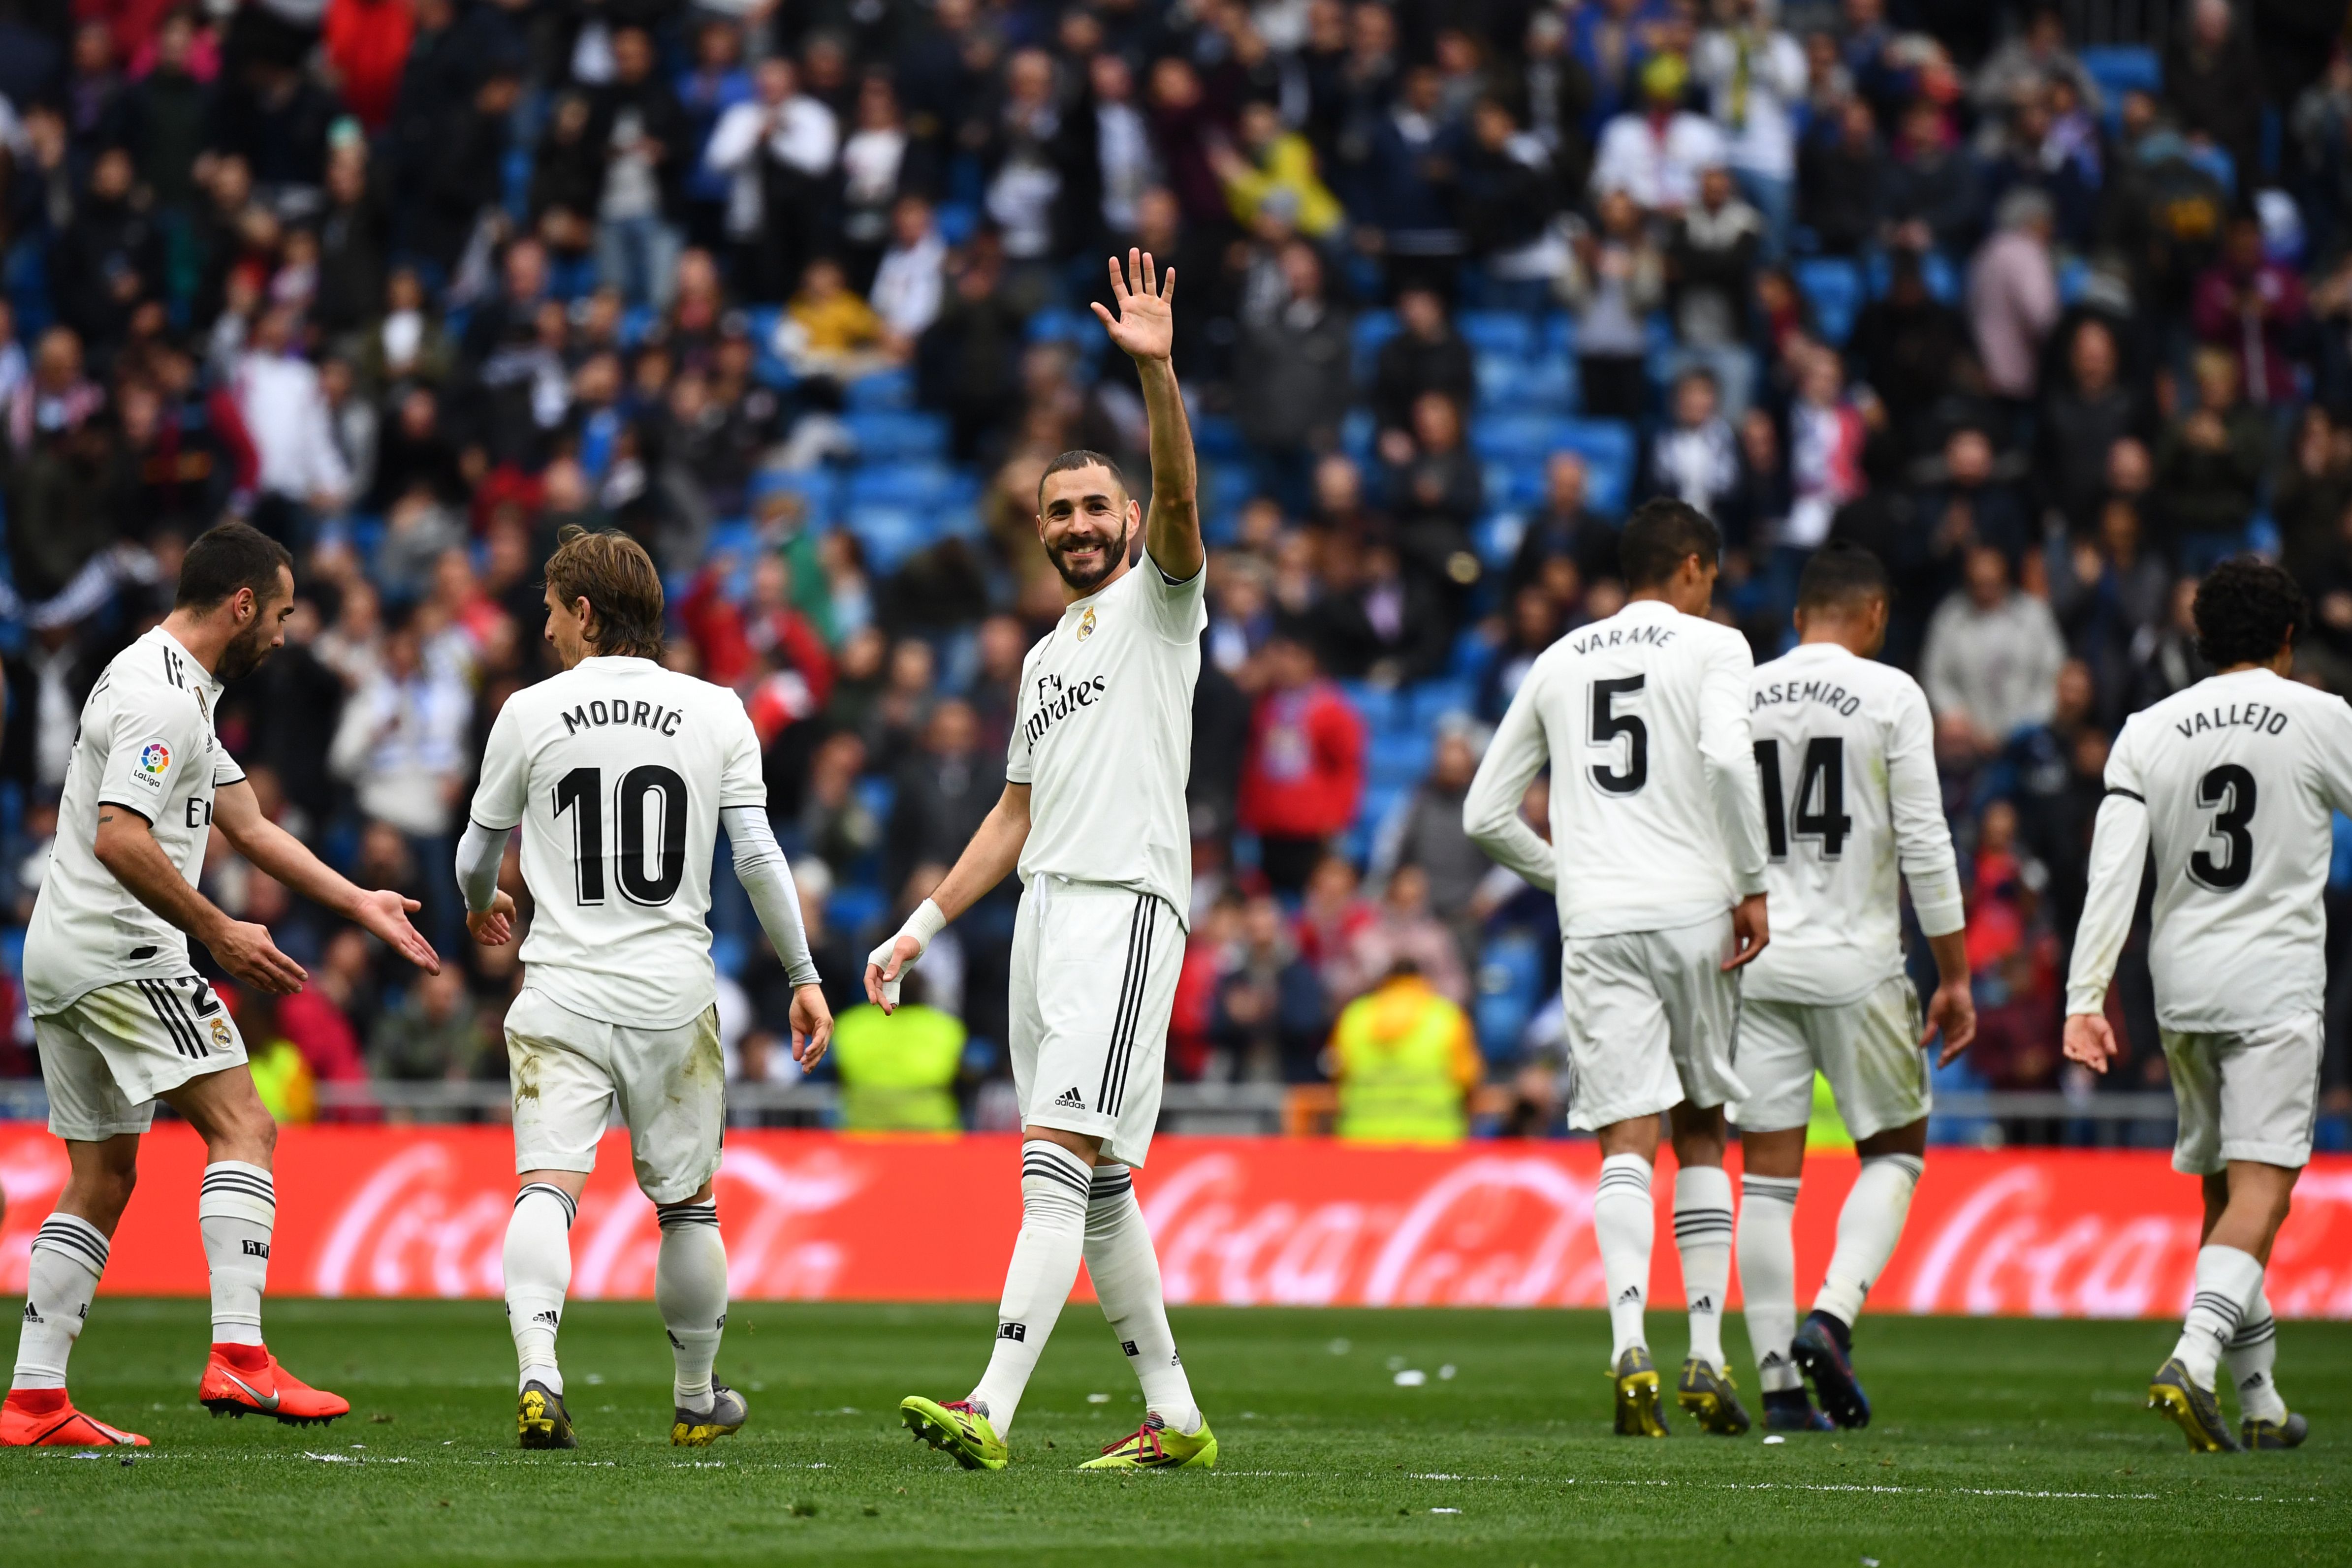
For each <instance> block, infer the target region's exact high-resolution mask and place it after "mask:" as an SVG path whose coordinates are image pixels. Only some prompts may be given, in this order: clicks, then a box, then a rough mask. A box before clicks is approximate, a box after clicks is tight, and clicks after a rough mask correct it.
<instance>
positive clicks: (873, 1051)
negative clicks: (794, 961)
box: [833, 1002, 964, 1133]
mask: <svg viewBox="0 0 2352 1568" xmlns="http://www.w3.org/2000/svg"><path fill="white" fill-rule="evenodd" d="M963 1042H964V1027H963V1020H962V1019H959V1018H957V1017H956V1016H955V1015H954V1014H953V1013H946V1012H941V1011H940V1009H937V1008H932V1007H925V1006H923V1005H921V1004H920V1003H914V1004H912V1005H909V1004H908V1003H905V1002H902V1003H901V1004H900V1005H899V1007H898V1010H897V1011H896V1012H893V1013H891V1014H889V1015H888V1016H887V1017H886V1016H884V1014H883V1011H882V1009H880V1008H877V1007H876V1006H874V1005H873V1004H872V1003H870V1002H867V1003H862V1004H860V1005H859V1006H857V1007H854V1008H852V1009H849V1010H848V1011H847V1012H845V1013H844V1014H842V1015H841V1017H840V1018H839V1019H837V1020H836V1021H835V1024H834V1026H833V1061H834V1067H835V1071H838V1072H840V1074H841V1125H842V1127H843V1128H844V1130H845V1131H848V1132H853V1133H952V1132H954V1131H956V1130H957V1128H959V1127H960V1126H961V1125H962V1122H961V1118H959V1117H958V1115H957V1114H956V1101H955V1092H954V1090H953V1089H952V1088H951V1087H950V1086H951V1085H952V1084H953V1083H954V1082H955V1076H956V1068H957V1067H958V1065H960V1064H961V1062H962V1061H963Z"/></svg>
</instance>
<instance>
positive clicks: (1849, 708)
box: [1748, 681, 1862, 718]
mask: <svg viewBox="0 0 2352 1568" xmlns="http://www.w3.org/2000/svg"><path fill="white" fill-rule="evenodd" d="M1782 703H1819V704H1821V706H1823V707H1826V708H1830V709H1832V710H1833V711H1835V712H1836V713H1837V714H1838V715H1840V716H1843V717H1845V718H1852V717H1853V716H1854V715H1855V714H1857V713H1859V712H1860V711H1862V695H1861V694H1860V693H1858V692H1850V691H1848V690H1846V689H1845V688H1844V687H1843V686H1842V685H1838V683H1837V682H1835V681H1767V682H1765V683H1764V684H1763V685H1759V686H1758V687H1757V688H1756V695H1755V696H1754V698H1753V699H1752V700H1751V701H1750V702H1749V704H1748V711H1749V712H1750V713H1756V712H1760V711H1761V710H1763V709H1765V708H1768V707H1771V706H1776V705H1779V704H1782Z"/></svg>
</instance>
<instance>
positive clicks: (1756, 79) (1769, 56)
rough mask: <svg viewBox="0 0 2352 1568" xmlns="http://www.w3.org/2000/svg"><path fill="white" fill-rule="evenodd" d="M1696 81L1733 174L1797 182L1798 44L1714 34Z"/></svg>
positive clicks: (1701, 45) (1695, 69)
mask: <svg viewBox="0 0 2352 1568" xmlns="http://www.w3.org/2000/svg"><path fill="white" fill-rule="evenodd" d="M1691 75H1692V76H1694V77H1696V78H1697V79H1698V81H1699V82H1700V84H1701V85H1703V86H1704V87H1705V88H1706V93H1707V111H1708V112H1709V113H1710V114H1712V115H1713V116H1714V117H1715V122H1716V123H1717V125H1719V126H1721V127H1722V128H1723V136H1724V140H1725V141H1726V142H1727V144H1728V145H1727V151H1728V153H1729V161H1730V163H1731V166H1732V167H1733V168H1735V169H1746V170H1748V171H1750V172H1754V173H1758V174H1762V175H1765V176H1766V177H1768V178H1769V179H1774V180H1790V179H1794V178H1795V177H1796V173H1797V121H1796V116H1795V114H1794V113H1793V112H1791V110H1792V109H1793V106H1794V105H1796V104H1798V103H1800V102H1801V101H1802V100H1803V99H1804V96H1805V88H1806V85H1807V76H1808V73H1807V70H1806V67H1805V51H1804V48H1803V47H1802V46H1801V45H1800V44H1799V43H1798V42H1797V40H1796V39H1794V38H1792V37H1790V36H1789V35H1788V34H1786V33H1783V32H1780V31H1778V30H1777V29H1776V30H1774V31H1772V32H1769V33H1751V32H1747V31H1745V30H1740V31H1732V30H1727V29H1724V28H1714V29H1710V30H1709V31H1707V32H1705V33H1701V34H1700V35H1699V38H1698V45H1697V47H1696V48H1694V49H1692V50H1691ZM1774 940H1775V941H1777V940H1779V937H1778V936H1775V937H1774Z"/></svg>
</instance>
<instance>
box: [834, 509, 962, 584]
mask: <svg viewBox="0 0 2352 1568" xmlns="http://www.w3.org/2000/svg"><path fill="white" fill-rule="evenodd" d="M845 521H846V522H847V523H848V525H849V531H850V532H851V533H854V534H856V536H857V542H858V543H859V544H861V545H863V546H864V547H865V548H866V561H867V562H868V564H870V565H871V566H872V567H873V569H874V570H876V571H877V572H880V573H883V574H885V575H887V574H888V573H890V572H893V571H896V570H898V565H899V563H900V562H902V561H904V560H905V559H907V558H908V556H910V555H913V554H914V553H915V552H916V551H918V550H919V549H924V548H926V547H927V546H929V545H930V544H932V543H933V542H935V541H936V540H937V539H938V538H940V536H941V535H942V534H943V533H945V532H947V531H948V530H947V529H945V528H942V527H940V518H939V516H938V514H937V513H936V512H934V511H933V510H931V509H930V508H929V507H893V506H885V505H865V506H856V505H853V506H852V507H850V508H849V512H848V515H847V517H846V518H845Z"/></svg>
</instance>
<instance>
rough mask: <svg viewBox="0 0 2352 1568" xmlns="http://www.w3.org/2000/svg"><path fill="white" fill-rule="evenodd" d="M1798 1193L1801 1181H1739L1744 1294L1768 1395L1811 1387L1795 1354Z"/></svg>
mask: <svg viewBox="0 0 2352 1568" xmlns="http://www.w3.org/2000/svg"><path fill="white" fill-rule="evenodd" d="M1797 1187H1798V1178H1797V1177H1795V1176H1741V1177H1740V1178H1739V1290H1740V1294H1741V1295H1742V1297H1743V1298H1744V1299H1745V1311H1746V1313H1747V1317H1748V1343H1749V1344H1751V1345H1753V1346H1754V1347H1755V1350H1756V1381H1757V1383H1758V1385H1759V1386H1760V1387H1762V1388H1763V1390H1764V1392H1765V1393H1767V1394H1778V1393H1780V1392H1782V1391H1784V1390H1787V1389H1790V1388H1802V1387H1803V1386H1804V1385H1805V1378H1804V1375H1803V1374H1802V1373H1801V1372H1799V1371H1798V1370H1797V1364H1796V1362H1795V1360H1794V1359H1793V1358H1792V1357H1791V1356H1790V1349H1789V1347H1790V1342H1792V1341H1793V1340H1795V1338H1796V1337H1797V1245H1796V1239H1795V1228H1796V1219H1797Z"/></svg>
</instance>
